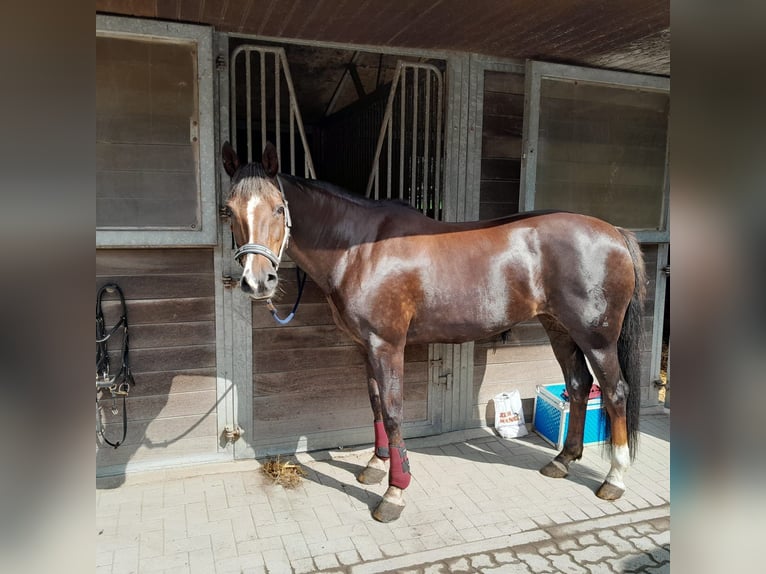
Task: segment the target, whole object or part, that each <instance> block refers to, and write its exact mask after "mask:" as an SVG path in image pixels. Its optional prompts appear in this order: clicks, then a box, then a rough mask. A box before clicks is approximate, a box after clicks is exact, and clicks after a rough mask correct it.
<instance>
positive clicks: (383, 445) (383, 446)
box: [375, 421, 391, 460]
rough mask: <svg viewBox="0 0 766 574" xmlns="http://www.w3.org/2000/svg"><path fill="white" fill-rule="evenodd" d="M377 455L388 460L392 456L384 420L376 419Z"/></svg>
mask: <svg viewBox="0 0 766 574" xmlns="http://www.w3.org/2000/svg"><path fill="white" fill-rule="evenodd" d="M375 456H377V457H378V458H381V459H383V460H388V458H389V457H390V456H391V455H390V454H389V452H388V435H387V434H386V427H385V425H384V424H383V421H375Z"/></svg>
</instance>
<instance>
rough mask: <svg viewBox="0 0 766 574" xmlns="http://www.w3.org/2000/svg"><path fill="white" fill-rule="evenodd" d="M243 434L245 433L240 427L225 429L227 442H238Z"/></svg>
mask: <svg viewBox="0 0 766 574" xmlns="http://www.w3.org/2000/svg"><path fill="white" fill-rule="evenodd" d="M243 432H245V431H243V430H242V427H241V426H239V425H226V426H225V427H223V437H224V438H225V439H226V442H234V441H236V440H237V439H238V438H239V437H241V436H242V433H243Z"/></svg>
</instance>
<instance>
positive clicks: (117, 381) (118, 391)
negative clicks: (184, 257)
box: [96, 283, 136, 448]
mask: <svg viewBox="0 0 766 574" xmlns="http://www.w3.org/2000/svg"><path fill="white" fill-rule="evenodd" d="M115 291H116V292H117V294H118V295H119V297H120V305H121V308H122V311H121V313H120V320H119V321H117V323H116V324H115V325H114V327H112V328H111V329H110V330H109V332H107V329H106V323H105V321H104V312H103V310H102V308H101V301H102V299H103V297H104V293H107V292H108V293H114V292H115ZM120 327H122V342H121V345H120V363H121V364H120V370H119V371H118V372H117V373H116V374H115V375H112V374H111V373H110V364H109V339H111V337H112V335H114V334H115V333H116V332H117V330H118V329H119V328H120ZM131 384H133V385H135V384H136V382H135V381H134V380H133V374H132V373H131V371H130V362H129V358H128V312H127V306H126V305H125V296H124V295H123V294H122V289H120V286H119V285H117V284H116V283H107V284H106V285H103V286H102V287H101V288H100V289H99V290H98V294H97V295H96V425H97V429H98V433H99V434H100V435H101V437H102V438H103V439H104V441H105V442H106V444H108V445H109V446H112V447H114V448H117V447H118V446H120V445H121V444H122V443H123V442H125V436H126V435H127V434H128V407H127V402H126V399H127V398H128V393H129V392H130V385H131ZM101 390H108V391H109V392H110V394H111V395H112V414H115V415H116V414H117V397H119V396H121V397H122V438H121V439H120V440H119V441H117V442H116V443H114V442H112V441H110V440H109V439H108V438H106V433H105V432H104V426H103V424H102V423H101V417H100V416H99V408H98V391H101Z"/></svg>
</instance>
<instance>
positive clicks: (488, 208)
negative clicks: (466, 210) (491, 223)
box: [479, 201, 519, 219]
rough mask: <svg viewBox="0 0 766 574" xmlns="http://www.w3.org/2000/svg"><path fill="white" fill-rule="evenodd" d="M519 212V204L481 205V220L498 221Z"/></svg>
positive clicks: (485, 203) (483, 203)
mask: <svg viewBox="0 0 766 574" xmlns="http://www.w3.org/2000/svg"><path fill="white" fill-rule="evenodd" d="M518 212H519V204H518V202H514V203H511V202H507V203H487V202H485V201H482V202H481V203H479V219H497V218H498V217H505V216H507V215H513V214H515V213H518Z"/></svg>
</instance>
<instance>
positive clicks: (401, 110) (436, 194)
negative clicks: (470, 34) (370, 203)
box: [366, 61, 443, 219]
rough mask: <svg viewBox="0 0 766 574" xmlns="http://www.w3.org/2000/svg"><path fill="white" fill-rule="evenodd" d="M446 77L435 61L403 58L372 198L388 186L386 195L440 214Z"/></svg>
mask: <svg viewBox="0 0 766 574" xmlns="http://www.w3.org/2000/svg"><path fill="white" fill-rule="evenodd" d="M442 80H443V78H442V73H441V71H440V70H439V69H438V68H436V67H435V66H433V65H430V64H422V63H417V62H404V61H399V62H398V64H397V67H396V71H395V73H394V78H393V80H392V82H391V90H390V92H389V95H388V102H387V104H386V110H385V113H384V116H383V123H382V125H381V127H380V132H379V135H378V141H377V146H376V149H375V156H374V159H373V165H372V170H371V172H370V176H369V178H368V183H367V189H366V195H367V197H374V198H375V199H380V198H381V189H382V190H383V193H384V197H386V198H389V199H390V198H393V197H398V198H399V199H401V200H403V201H407V202H408V203H410V204H411V205H412V206H414V207H415V208H416V209H418V210H420V211H422V212H423V213H425V214H426V215H428V216H430V217H434V218H436V219H440V218H441V212H442V205H441V198H442V196H443V194H442V192H441V184H442V181H443V178H442V174H441V169H442V130H443V125H442V123H443V114H442V102H443V97H442V96H443V93H442V91H443V81H442ZM384 143H385V144H386V145H385V147H384ZM381 180H383V181H381Z"/></svg>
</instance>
